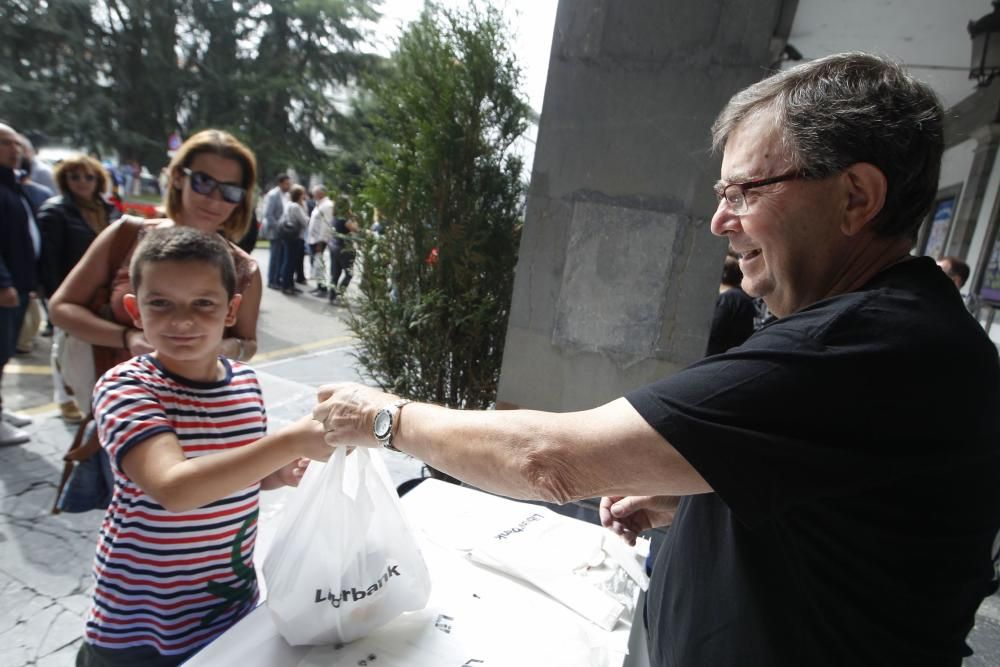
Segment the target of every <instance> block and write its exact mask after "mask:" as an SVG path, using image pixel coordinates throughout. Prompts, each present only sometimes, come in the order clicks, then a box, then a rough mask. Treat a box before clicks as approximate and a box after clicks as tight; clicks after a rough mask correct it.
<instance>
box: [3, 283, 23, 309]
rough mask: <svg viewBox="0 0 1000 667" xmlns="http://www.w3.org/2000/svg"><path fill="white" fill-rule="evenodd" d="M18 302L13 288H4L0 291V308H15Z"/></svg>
mask: <svg viewBox="0 0 1000 667" xmlns="http://www.w3.org/2000/svg"><path fill="white" fill-rule="evenodd" d="M19 302H20V300H19V299H18V297H17V290H16V289H15V288H13V287H4V288H3V289H0V308H17V304H18V303H19Z"/></svg>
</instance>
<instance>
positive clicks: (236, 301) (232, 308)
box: [226, 294, 243, 327]
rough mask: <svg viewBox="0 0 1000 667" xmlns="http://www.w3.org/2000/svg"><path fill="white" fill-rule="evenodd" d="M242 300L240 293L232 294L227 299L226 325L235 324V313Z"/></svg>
mask: <svg viewBox="0 0 1000 667" xmlns="http://www.w3.org/2000/svg"><path fill="white" fill-rule="evenodd" d="M242 301H243V295H242V294H234V295H233V298H232V299H230V300H229V308H227V309H226V326H227V327H231V326H233V325H234V324H236V313H238V312H239V310H240V303H241V302H242Z"/></svg>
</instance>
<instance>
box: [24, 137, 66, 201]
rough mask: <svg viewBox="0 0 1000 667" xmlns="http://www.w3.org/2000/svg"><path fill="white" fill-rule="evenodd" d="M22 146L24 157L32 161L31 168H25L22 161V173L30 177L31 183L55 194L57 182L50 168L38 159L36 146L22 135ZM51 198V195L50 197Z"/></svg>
mask: <svg viewBox="0 0 1000 667" xmlns="http://www.w3.org/2000/svg"><path fill="white" fill-rule="evenodd" d="M20 137H21V146H22V148H23V150H24V157H25V158H26V159H28V160H30V162H31V164H30V166H29V167H27V168H26V167H25V166H24V163H23V161H22V163H21V171H22V172H25V171H27V173H28V174H29V175H30V177H31V182H32V183H35V184H36V185H40V186H41V187H43V188H45V189H47V190H48V191H49V192H52V193H55V191H56V189H57V188H56V182H55V180H54V179H53V178H52V169H50V168H49V166H48V165H47V164H45V163H44V162H42V161H41V160H39V159H38V153H37V151H35V145H34V144H33V143H32V142H31V139H29V138H28V137H26V136H25V135H23V134H22V135H20ZM50 196H51V195H50Z"/></svg>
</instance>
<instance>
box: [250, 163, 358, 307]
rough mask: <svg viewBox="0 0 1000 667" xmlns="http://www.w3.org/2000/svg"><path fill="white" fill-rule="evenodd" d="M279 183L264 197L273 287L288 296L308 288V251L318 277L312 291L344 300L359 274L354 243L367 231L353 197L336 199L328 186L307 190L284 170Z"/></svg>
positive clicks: (314, 275)
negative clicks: (305, 286)
mask: <svg viewBox="0 0 1000 667" xmlns="http://www.w3.org/2000/svg"><path fill="white" fill-rule="evenodd" d="M274 182H275V185H274V187H273V188H271V189H270V190H269V191H268V192H267V194H266V195H265V197H264V205H263V209H264V214H263V218H264V220H263V224H262V225H261V228H260V235H261V238H264V239H267V240H269V241H270V243H271V254H270V259H269V265H268V276H267V278H268V280H267V286H268V287H269V288H270V289H275V290H280V291H281V293H282V294H285V295H288V296H295V295H298V294H302V293H303V291H304V290H302V289H300V288H299V287H298V285H303V286H304V285H307V284H308V279H307V277H306V271H305V258H306V256H308V257H309V262H310V265H311V277H312V279H313V280H314V281H315V282H316V287H315V288H314V289H313V290H311V291H310V292H309V293H310V294H312V295H313V296H317V297H320V298H325V299H328V300H329V302H330V303H331V304H333V303H337V302H338V301H337V299H338V296H340V297H341V301H343V298H342V296H343V294H344V292H346V291H347V288H348V286H349V285H350V284H351V278H352V277H353V276H354V262H355V258H356V254H357V250H356V248H355V245H354V243H355V239H356V238H357V234H358V233H359V232H360V231H361V227H360V225H359V223H358V220H357V216H355V214H354V212H353V211H352V209H351V200H350V198H348V197H346V196H341V197H339V198H338V199H337V201H336V202H334V201H333V200H331V199H330V198H329V197H328V196H327V191H326V188H325V187H324V186H323V185H317V186H314V187H313V188H312V190H311V191H310V192H307V191H306V189H305V188H304V187H303V186H301V185H293V184H292V181H291V178H290V177H289V176H288V174H284V173H282V174H278V176H277V177H276V178H275V180H274ZM327 254H329V258H330V260H329V263H328V262H327Z"/></svg>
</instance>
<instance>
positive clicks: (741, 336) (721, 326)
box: [705, 287, 757, 356]
mask: <svg viewBox="0 0 1000 667" xmlns="http://www.w3.org/2000/svg"><path fill="white" fill-rule="evenodd" d="M756 314H757V309H756V308H754V305H753V299H751V298H750V295H748V294H747V293H746V292H744V291H743V290H741V289H740V288H739V287H731V288H730V289H727V290H726V291H725V292H722V293H721V294H719V296H718V298H717V299H716V300H715V313H714V314H713V315H712V328H711V329H710V330H709V332H708V345H707V347H706V349H705V354H706V356H707V355H712V354H719V353H720V352H725V351H726V350H728V349H730V348H733V347H736V346H737V345H742V344H743V343H744V342H745V341H746V339H747V338H749V337H750V334H752V333H753V318H754V315H756Z"/></svg>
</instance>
